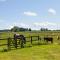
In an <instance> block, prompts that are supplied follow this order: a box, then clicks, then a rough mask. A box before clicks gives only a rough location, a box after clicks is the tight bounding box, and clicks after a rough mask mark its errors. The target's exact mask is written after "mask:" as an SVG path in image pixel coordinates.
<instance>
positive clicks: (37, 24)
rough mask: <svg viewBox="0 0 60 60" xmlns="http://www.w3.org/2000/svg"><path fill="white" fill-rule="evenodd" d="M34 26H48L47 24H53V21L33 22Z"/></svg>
mask: <svg viewBox="0 0 60 60" xmlns="http://www.w3.org/2000/svg"><path fill="white" fill-rule="evenodd" d="M34 25H35V26H48V25H52V26H55V25H56V24H55V23H51V22H41V23H37V22H36V23H34Z"/></svg>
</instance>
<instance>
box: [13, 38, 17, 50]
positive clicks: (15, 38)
mask: <svg viewBox="0 0 60 60" xmlns="http://www.w3.org/2000/svg"><path fill="white" fill-rule="evenodd" d="M14 41H15V48H16V49H17V39H16V38H15V39H14Z"/></svg>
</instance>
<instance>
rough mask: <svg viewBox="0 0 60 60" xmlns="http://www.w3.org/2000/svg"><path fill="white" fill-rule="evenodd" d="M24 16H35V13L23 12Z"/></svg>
mask: <svg viewBox="0 0 60 60" xmlns="http://www.w3.org/2000/svg"><path fill="white" fill-rule="evenodd" d="M24 15H27V16H37V13H35V12H30V11H27V12H24Z"/></svg>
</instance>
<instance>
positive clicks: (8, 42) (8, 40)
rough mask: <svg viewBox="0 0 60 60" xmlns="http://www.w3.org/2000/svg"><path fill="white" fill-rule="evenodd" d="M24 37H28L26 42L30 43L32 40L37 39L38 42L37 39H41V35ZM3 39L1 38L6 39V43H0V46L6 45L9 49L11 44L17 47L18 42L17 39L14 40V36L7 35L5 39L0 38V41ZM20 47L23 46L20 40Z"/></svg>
mask: <svg viewBox="0 0 60 60" xmlns="http://www.w3.org/2000/svg"><path fill="white" fill-rule="evenodd" d="M25 38H26V39H27V38H29V40H26V42H30V43H31V44H32V43H33V41H38V43H39V40H41V37H40V36H29V37H25ZM33 38H36V39H33ZM1 40H2V41H3V40H7V43H5V44H0V46H7V47H8V49H9V50H10V49H11V46H12V45H14V47H15V48H17V47H18V45H19V44H18V43H17V41H18V40H14V38H11V37H9V38H5V39H0V41H1ZM20 45H21V48H22V47H24V44H23V43H22V42H21V44H20Z"/></svg>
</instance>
